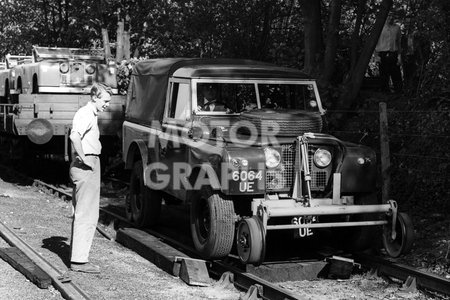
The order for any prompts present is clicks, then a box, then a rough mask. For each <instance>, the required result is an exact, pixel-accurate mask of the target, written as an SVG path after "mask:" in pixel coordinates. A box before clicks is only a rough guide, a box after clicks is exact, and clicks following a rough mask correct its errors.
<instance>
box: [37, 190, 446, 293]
mask: <svg viewBox="0 0 450 300" xmlns="http://www.w3.org/2000/svg"><path fill="white" fill-rule="evenodd" d="M39 184H42V185H45V186H47V187H49V188H53V186H51V185H48V184H45V183H43V182H39ZM57 191H58V192H61V190H60V189H58V190H57ZM67 196H68V197H70V196H71V195H67ZM100 210H101V211H103V212H105V213H107V214H109V215H111V216H112V217H114V218H116V219H118V220H120V221H121V222H124V223H125V224H127V225H130V226H132V224H131V223H130V222H128V221H127V220H126V219H125V218H124V217H122V216H120V215H118V214H116V213H114V212H111V211H108V210H107V209H104V208H100ZM146 232H147V233H149V234H151V235H154V236H157V237H158V238H160V239H162V240H164V241H166V242H167V243H168V244H170V245H172V246H174V247H177V248H178V249H181V250H182V251H184V252H185V253H186V254H187V255H189V256H192V257H200V256H199V254H198V252H196V251H195V250H194V249H192V248H190V247H187V246H186V245H183V244H182V243H180V242H178V241H177V240H175V239H172V238H170V237H168V236H165V235H163V234H161V233H158V232H156V231H154V230H146ZM354 258H355V261H357V262H359V263H361V264H362V265H366V266H370V267H374V268H377V269H378V273H379V275H385V276H390V277H394V278H397V279H399V280H402V281H405V280H407V279H408V277H414V278H416V283H417V285H418V286H419V288H423V289H427V290H430V291H434V292H438V293H442V294H444V295H450V280H448V279H446V278H443V277H441V276H438V275H435V274H431V273H427V272H423V271H419V270H417V269H415V268H413V267H410V266H406V265H403V264H399V263H395V262H392V261H389V260H385V259H383V258H380V257H374V256H369V255H365V254H354ZM209 269H210V271H211V273H212V274H214V275H216V276H217V277H220V276H221V274H223V273H225V272H227V271H230V272H232V273H233V274H234V284H235V286H236V287H238V288H240V289H242V290H249V289H250V287H251V286H258V291H259V293H260V297H262V299H300V298H298V297H297V296H296V295H292V294H290V293H289V292H288V291H285V290H283V289H281V288H279V287H277V286H276V285H274V284H272V283H270V282H267V281H265V280H263V279H261V278H258V277H256V276H254V275H252V274H249V273H246V272H244V271H242V270H239V269H238V268H236V267H234V266H232V265H228V264H226V263H224V262H221V261H210V267H209Z"/></svg>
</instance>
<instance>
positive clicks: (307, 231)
mask: <svg viewBox="0 0 450 300" xmlns="http://www.w3.org/2000/svg"><path fill="white" fill-rule="evenodd" d="M314 222H317V218H316V217H293V218H292V224H294V225H299V224H302V225H304V224H312V223H314ZM312 235H314V232H313V230H312V229H311V228H299V229H298V230H296V231H295V237H298V238H304V237H308V236H312Z"/></svg>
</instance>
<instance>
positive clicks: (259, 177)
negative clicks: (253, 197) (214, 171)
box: [229, 170, 265, 194]
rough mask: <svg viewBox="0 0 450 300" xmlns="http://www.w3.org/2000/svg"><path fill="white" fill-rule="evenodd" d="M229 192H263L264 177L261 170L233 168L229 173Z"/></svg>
mask: <svg viewBox="0 0 450 300" xmlns="http://www.w3.org/2000/svg"><path fill="white" fill-rule="evenodd" d="M230 176H231V180H230V186H229V188H230V192H231V193H246V194H259V193H261V192H264V184H265V182H264V177H265V174H264V172H263V171H262V170H234V171H232V172H231V174H230Z"/></svg>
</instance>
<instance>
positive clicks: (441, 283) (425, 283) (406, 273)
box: [354, 253, 450, 296]
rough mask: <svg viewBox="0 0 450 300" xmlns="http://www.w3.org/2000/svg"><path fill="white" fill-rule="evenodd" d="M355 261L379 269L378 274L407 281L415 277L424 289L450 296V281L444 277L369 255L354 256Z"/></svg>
mask: <svg viewBox="0 0 450 300" xmlns="http://www.w3.org/2000/svg"><path fill="white" fill-rule="evenodd" d="M354 258H355V261H357V262H359V263H361V264H362V265H366V266H370V267H373V268H376V269H378V274H381V275H385V276H391V277H394V278H397V279H400V280H403V281H405V280H406V279H408V277H414V278H415V279H416V284H417V285H418V286H419V287H420V288H423V289H427V290H430V291H434V292H438V293H442V294H444V295H447V296H449V295H450V280H449V279H446V278H444V277H442V276H438V275H435V274H431V273H429V272H423V271H420V270H417V269H415V268H413V267H410V266H407V265H403V264H400V263H396V262H392V261H389V260H387V259H383V258H381V257H376V256H370V255H367V254H360V253H358V254H354Z"/></svg>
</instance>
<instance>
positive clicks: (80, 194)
mask: <svg viewBox="0 0 450 300" xmlns="http://www.w3.org/2000/svg"><path fill="white" fill-rule="evenodd" d="M86 160H89V161H91V162H92V163H93V164H94V165H95V167H94V169H91V168H90V167H88V166H87V165H85V164H83V163H82V162H81V161H80V160H79V159H75V160H74V161H73V162H72V164H71V165H70V178H71V179H72V182H73V183H74V188H73V197H72V203H73V208H74V215H73V222H72V236H71V241H70V245H71V258H70V261H71V262H76V263H85V262H88V261H89V250H90V249H91V245H92V240H93V239H94V234H95V230H96V227H97V222H98V217H99V206H100V159H99V157H98V156H86Z"/></svg>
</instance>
